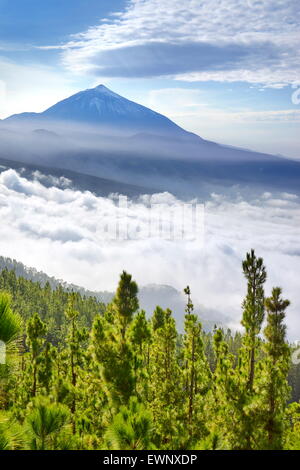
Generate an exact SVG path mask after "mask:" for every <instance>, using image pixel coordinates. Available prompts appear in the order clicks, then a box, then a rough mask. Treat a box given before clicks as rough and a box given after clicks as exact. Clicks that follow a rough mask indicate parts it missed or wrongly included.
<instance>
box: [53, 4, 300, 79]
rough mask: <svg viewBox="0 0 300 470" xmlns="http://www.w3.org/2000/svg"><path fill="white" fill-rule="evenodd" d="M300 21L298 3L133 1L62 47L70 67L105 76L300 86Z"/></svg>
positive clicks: (66, 62)
mask: <svg viewBox="0 0 300 470" xmlns="http://www.w3.org/2000/svg"><path fill="white" fill-rule="evenodd" d="M299 23H300V8H299V2H298V1H297V0H289V1H283V0H258V1H254V0H253V1H252V0H248V1H245V0H204V1H202V2H199V1H198V0H186V1H185V2H182V0H165V1H164V2H161V1H160V0H130V1H129V3H128V6H127V8H126V10H125V11H123V12H119V13H118V14H116V15H114V16H113V17H111V19H110V20H105V21H102V22H100V24H98V25H94V26H92V27H90V28H89V29H88V30H87V31H84V32H82V33H80V34H77V35H75V36H73V37H72V38H71V40H70V41H69V42H68V43H66V44H62V45H61V46H58V47H59V48H61V49H62V50H63V62H64V64H65V65H66V66H67V67H68V68H70V69H71V70H75V71H90V72H93V73H95V74H99V75H101V76H111V77H113V76H119V77H141V76H143V77H144V76H151V77H153V76H172V77H175V78H177V79H180V80H187V81H193V80H197V81H199V80H200V81H203V80H205V81H206V80H218V81H248V82H254V83H257V82H261V83H264V84H267V85H271V86H274V85H276V84H278V83H280V84H289V83H294V82H296V81H298V80H299V75H300V65H299V48H298V41H299ZM55 47H56V48H57V46H55Z"/></svg>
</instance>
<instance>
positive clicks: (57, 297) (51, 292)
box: [0, 257, 105, 343]
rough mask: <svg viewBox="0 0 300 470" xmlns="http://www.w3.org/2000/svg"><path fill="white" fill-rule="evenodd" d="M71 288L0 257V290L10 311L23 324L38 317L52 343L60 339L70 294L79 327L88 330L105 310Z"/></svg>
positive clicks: (102, 306)
mask: <svg viewBox="0 0 300 470" xmlns="http://www.w3.org/2000/svg"><path fill="white" fill-rule="evenodd" d="M75 287H76V286H72V285H68V284H67V283H64V282H61V281H58V280H56V279H55V278H53V277H49V276H47V275H46V274H44V273H42V272H38V271H36V270H35V269H33V268H27V267H26V266H24V265H23V264H22V263H18V262H17V261H15V260H11V259H9V258H3V257H0V290H1V291H6V292H9V293H10V294H11V296H12V307H13V309H14V310H15V311H17V312H18V313H20V315H21V316H22V318H23V319H24V320H25V321H27V320H28V319H29V318H30V317H31V316H32V315H33V314H34V313H38V314H39V316H40V317H41V318H42V320H43V321H46V322H47V324H48V326H49V328H48V336H49V337H50V338H51V341H52V342H53V343H57V342H58V341H59V340H60V339H61V330H62V329H63V325H64V322H65V310H66V308H67V305H68V302H69V299H70V296H71V293H72V291H73V292H75V308H76V310H77V311H78V312H79V321H80V323H81V325H82V326H85V327H87V328H90V327H91V325H92V322H93V319H94V317H95V315H97V314H98V313H100V314H101V313H103V312H104V310H105V304H104V303H103V302H101V301H100V300H99V299H97V298H96V297H95V296H92V295H88V292H87V291H84V289H82V290H81V291H79V290H80V288H78V290H77V288H75Z"/></svg>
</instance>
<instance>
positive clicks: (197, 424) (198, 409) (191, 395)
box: [183, 287, 210, 441]
mask: <svg viewBox="0 0 300 470" xmlns="http://www.w3.org/2000/svg"><path fill="white" fill-rule="evenodd" d="M184 292H185V294H186V295H187V305H186V315H185V323H184V329H185V334H184V337H183V376H184V384H185V390H186V396H187V400H186V401H187V404H186V408H187V419H186V423H185V424H186V425H187V428H188V434H189V439H190V440H191V441H192V440H193V439H194V438H196V440H198V439H199V438H200V437H201V434H203V433H204V432H205V424H204V421H205V419H204V402H205V395H206V393H207V392H208V389H209V382H210V370H209V367H208V363H207V360H206V357H205V355H204V346H203V341H202V325H201V323H200V322H199V320H198V317H197V315H194V314H193V313H192V312H193V310H194V306H193V303H192V300H191V291H190V288H189V287H186V289H184Z"/></svg>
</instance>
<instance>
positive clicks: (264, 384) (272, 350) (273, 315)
mask: <svg viewBox="0 0 300 470" xmlns="http://www.w3.org/2000/svg"><path fill="white" fill-rule="evenodd" d="M281 293H282V291H281V289H280V288H279V287H275V288H273V290H272V296H271V297H269V298H267V299H266V300H265V305H266V311H267V326H266V328H265V329H264V335H265V338H266V340H267V341H266V343H264V352H265V358H264V360H263V371H262V378H261V387H260V394H261V397H262V401H263V405H264V414H263V417H262V418H263V423H262V425H263V427H264V429H265V430H266V432H267V439H266V440H265V441H262V442H261V446H262V448H264V449H282V448H283V433H284V418H285V408H286V404H287V400H288V398H289V386H288V382H287V375H288V371H289V366H290V348H289V346H288V344H287V343H286V339H285V335H286V326H285V324H284V319H285V310H286V308H287V307H288V306H289V305H290V301H289V300H284V299H282V297H281Z"/></svg>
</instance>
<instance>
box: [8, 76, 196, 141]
mask: <svg viewBox="0 0 300 470" xmlns="http://www.w3.org/2000/svg"><path fill="white" fill-rule="evenodd" d="M7 120H9V121H14V120H18V121H19V120H22V121H23V120H33V121H36V120H38V121H44V120H47V121H49V120H51V121H67V122H70V121H72V122H77V123H83V124H84V123H86V124H90V125H94V126H98V125H101V126H102V127H105V128H113V129H119V130H125V131H128V132H129V133H131V134H132V133H139V132H147V133H154V134H160V135H166V134H167V135H181V136H184V135H189V133H188V132H186V131H184V130H183V129H182V128H181V127H179V126H177V124H175V123H174V122H173V121H171V120H170V119H168V118H167V117H165V116H163V115H162V114H159V113H156V112H155V111H152V110H151V109H149V108H146V107H145V106H142V105H140V104H137V103H134V102H133V101H130V100H128V99H126V98H124V97H122V96H120V95H118V94H117V93H114V92H113V91H111V90H110V89H109V88H107V87H106V86H104V85H98V86H97V87H95V88H91V89H87V90H84V91H80V92H79V93H76V94H75V95H72V96H70V97H69V98H66V99H64V100H62V101H60V102H58V103H57V104H55V105H54V106H51V107H50V108H48V109H47V110H46V111H44V112H42V113H23V114H17V115H14V116H10V117H9V118H7Z"/></svg>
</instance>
